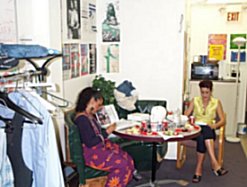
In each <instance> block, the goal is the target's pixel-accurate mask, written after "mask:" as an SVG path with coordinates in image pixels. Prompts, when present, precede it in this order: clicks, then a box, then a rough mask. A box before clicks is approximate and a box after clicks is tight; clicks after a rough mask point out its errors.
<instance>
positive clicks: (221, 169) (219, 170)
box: [213, 168, 228, 176]
mask: <svg viewBox="0 0 247 187" xmlns="http://www.w3.org/2000/svg"><path fill="white" fill-rule="evenodd" d="M213 172H214V174H215V175H216V176H223V175H225V174H227V173H228V170H225V169H224V168H220V169H218V170H213Z"/></svg>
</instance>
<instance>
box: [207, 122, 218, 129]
mask: <svg viewBox="0 0 247 187" xmlns="http://www.w3.org/2000/svg"><path fill="white" fill-rule="evenodd" d="M208 126H209V127H210V128H211V129H216V125H215V124H214V123H213V124H208Z"/></svg>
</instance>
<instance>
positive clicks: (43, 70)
mask: <svg viewBox="0 0 247 187" xmlns="http://www.w3.org/2000/svg"><path fill="white" fill-rule="evenodd" d="M61 56H62V54H57V55H49V56H47V59H46V61H45V62H44V64H43V65H42V66H41V67H39V66H38V65H37V64H36V63H35V61H34V60H35V59H43V58H44V57H42V58H37V57H35V58H20V60H26V61H27V62H29V63H30V64H32V65H33V67H34V68H35V69H36V71H40V72H41V74H40V76H39V81H44V77H45V76H46V75H47V73H48V70H47V66H48V64H49V63H50V62H51V61H52V60H53V59H55V58H58V57H61Z"/></svg>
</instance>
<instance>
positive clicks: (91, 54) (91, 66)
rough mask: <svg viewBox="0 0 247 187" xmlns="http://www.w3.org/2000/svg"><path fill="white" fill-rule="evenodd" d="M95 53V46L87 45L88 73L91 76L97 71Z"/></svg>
mask: <svg viewBox="0 0 247 187" xmlns="http://www.w3.org/2000/svg"><path fill="white" fill-rule="evenodd" d="M96 59H97V51H96V44H89V73H90V74H93V73H96V71H97V69H96V68H97V61H96Z"/></svg>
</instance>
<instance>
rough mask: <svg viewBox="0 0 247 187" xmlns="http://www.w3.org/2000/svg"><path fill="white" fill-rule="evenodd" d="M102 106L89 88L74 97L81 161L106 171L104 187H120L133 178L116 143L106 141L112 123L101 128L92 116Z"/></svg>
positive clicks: (131, 168) (129, 161) (126, 158)
mask: <svg viewBox="0 0 247 187" xmlns="http://www.w3.org/2000/svg"><path fill="white" fill-rule="evenodd" d="M102 105H103V97H102V95H101V94H100V92H99V91H96V90H94V89H93V88H91V87H88V88H85V89H83V90H82V91H81V92H80V94H79V96H78V100H77V104H76V118H75V124H76V125H77V127H78V129H79V131H80V138H81V143H82V146H83V150H84V159H85V162H86V165H88V166H90V167H92V168H95V169H98V170H103V171H108V172H109V174H108V179H107V182H106V186H107V187H124V186H127V184H128V183H129V181H130V180H131V179H132V177H133V173H134V171H135V169H134V162H133V159H132V158H131V157H130V156H129V155H128V153H126V152H124V151H123V150H122V149H121V148H120V147H119V145H118V144H115V143H113V142H111V141H110V140H109V139H107V137H108V135H109V134H111V133H112V132H113V131H114V130H115V128H116V124H112V125H110V126H108V127H107V128H106V129H101V127H100V124H99V122H98V121H97V119H96V117H95V113H96V112H97V111H98V110H99V109H100V108H101V106H102Z"/></svg>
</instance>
